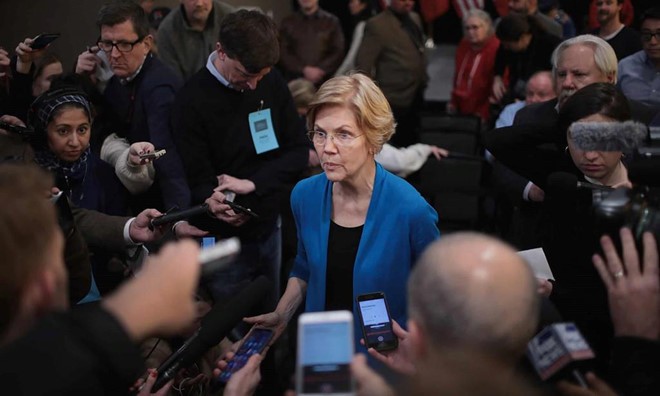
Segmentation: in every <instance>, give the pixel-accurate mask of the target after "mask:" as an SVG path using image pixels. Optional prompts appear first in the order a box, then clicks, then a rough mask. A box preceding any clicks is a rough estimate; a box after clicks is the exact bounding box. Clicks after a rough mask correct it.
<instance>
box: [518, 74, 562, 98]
mask: <svg viewBox="0 0 660 396" xmlns="http://www.w3.org/2000/svg"><path fill="white" fill-rule="evenodd" d="M556 96H557V95H555V90H554V87H553V86H552V78H551V76H550V73H547V74H546V73H541V74H537V75H534V76H533V77H532V78H531V79H530V80H529V81H528V82H527V89H526V92H525V103H527V104H532V103H540V102H545V101H548V100H550V99H554V98H555V97H556Z"/></svg>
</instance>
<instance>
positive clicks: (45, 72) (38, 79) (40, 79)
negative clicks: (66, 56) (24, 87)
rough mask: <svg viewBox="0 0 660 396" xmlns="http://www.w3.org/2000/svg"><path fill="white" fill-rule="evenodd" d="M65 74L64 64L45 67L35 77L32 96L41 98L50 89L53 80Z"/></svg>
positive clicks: (55, 63) (57, 63)
mask: <svg viewBox="0 0 660 396" xmlns="http://www.w3.org/2000/svg"><path fill="white" fill-rule="evenodd" d="M62 73H64V69H63V68H62V63H60V62H54V63H51V64H49V65H46V66H44V68H43V69H41V73H39V75H38V76H35V77H34V81H33V82H32V96H35V97H36V96H39V95H41V94H42V93H44V92H46V91H48V90H49V89H50V83H51V82H52V81H53V79H54V78H55V77H57V76H59V75H61V74H62Z"/></svg>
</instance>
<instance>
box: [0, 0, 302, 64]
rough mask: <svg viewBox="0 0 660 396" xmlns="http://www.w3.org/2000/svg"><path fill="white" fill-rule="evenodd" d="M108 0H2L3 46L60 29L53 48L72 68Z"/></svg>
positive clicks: (275, 1) (243, 2) (282, 8)
mask: <svg viewBox="0 0 660 396" xmlns="http://www.w3.org/2000/svg"><path fill="white" fill-rule="evenodd" d="M223 1H225V2H226V3H229V4H232V5H234V6H237V7H238V6H257V7H260V8H261V9H262V10H264V11H265V12H269V11H270V12H272V15H273V18H274V19H275V21H277V22H279V21H280V20H281V19H282V18H283V17H284V16H286V15H287V14H288V13H289V12H291V10H292V7H291V4H292V3H291V2H290V1H285V0H223ZM106 2H107V0H0V46H1V47H4V48H5V49H7V50H8V51H9V52H10V53H11V54H13V53H14V49H15V48H16V46H17V45H18V43H19V42H20V41H22V40H23V39H25V38H26V37H34V36H36V35H37V34H39V33H43V32H48V33H53V32H57V33H61V34H62V37H60V38H59V39H58V40H57V41H55V42H54V43H53V44H52V45H51V46H50V49H51V50H52V51H53V52H56V53H57V54H58V55H60V57H61V58H62V61H63V63H64V68H65V70H73V68H74V67H75V62H76V59H77V58H78V54H80V53H81V52H83V51H84V50H85V48H86V47H87V46H88V45H92V44H94V43H95V42H96V40H97V38H98V29H97V28H96V26H95V24H94V21H95V19H96V13H97V11H98V10H99V8H100V7H101V5H102V4H104V3H106ZM178 4H179V0H159V1H156V5H159V6H160V5H162V6H167V7H176V6H178Z"/></svg>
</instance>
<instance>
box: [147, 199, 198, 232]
mask: <svg viewBox="0 0 660 396" xmlns="http://www.w3.org/2000/svg"><path fill="white" fill-rule="evenodd" d="M208 211H209V205H208V204H205V203H204V204H201V205H197V206H193V207H192V208H188V209H184V210H180V211H178V212H174V213H167V214H164V215H162V216H158V217H156V218H154V219H152V220H151V227H152V228H153V227H158V226H161V225H163V224H167V223H175V222H177V221H179V220H183V219H187V218H190V217H193V216H198V215H201V214H204V213H208Z"/></svg>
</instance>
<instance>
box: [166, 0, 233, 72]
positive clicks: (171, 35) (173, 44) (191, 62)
mask: <svg viewBox="0 0 660 396" xmlns="http://www.w3.org/2000/svg"><path fill="white" fill-rule="evenodd" d="M235 10H236V9H235V8H234V7H233V6H230V5H229V4H226V3H222V2H220V1H217V0H213V10H212V11H211V14H210V15H209V18H208V20H207V22H206V27H205V28H204V31H202V32H199V31H196V30H193V29H192V28H191V27H190V24H189V23H188V20H187V18H186V15H185V11H184V9H183V6H182V5H181V6H179V7H177V8H175V9H173V10H172V12H170V13H169V14H168V15H167V17H165V19H163V22H161V24H160V27H159V28H158V35H157V45H158V57H159V58H160V60H162V61H163V63H165V64H166V65H168V66H169V67H170V68H172V69H173V70H174V71H175V72H176V73H177V74H178V75H179V76H181V77H182V78H183V79H184V80H188V78H190V76H192V75H193V74H195V73H196V72H197V71H198V70H199V69H201V68H202V67H204V65H206V60H207V58H208V56H209V54H210V53H211V52H212V51H214V50H215V44H216V43H217V42H218V39H219V37H220V22H221V21H222V18H224V17H225V15H227V14H229V13H231V12H234V11H235Z"/></svg>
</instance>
